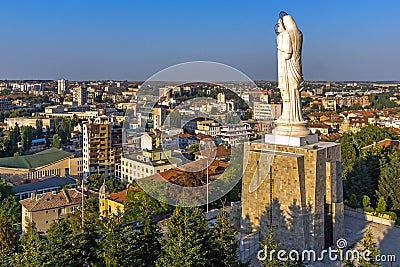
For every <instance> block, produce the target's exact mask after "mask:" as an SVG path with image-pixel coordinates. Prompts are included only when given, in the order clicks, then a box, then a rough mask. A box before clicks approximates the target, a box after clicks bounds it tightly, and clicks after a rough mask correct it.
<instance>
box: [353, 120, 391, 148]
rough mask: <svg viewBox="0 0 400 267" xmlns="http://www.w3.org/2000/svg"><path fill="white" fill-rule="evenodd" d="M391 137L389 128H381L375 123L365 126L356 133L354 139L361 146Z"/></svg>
mask: <svg viewBox="0 0 400 267" xmlns="http://www.w3.org/2000/svg"><path fill="white" fill-rule="evenodd" d="M391 137H392V136H391V135H390V133H389V130H388V129H387V128H380V127H378V126H375V125H368V126H365V127H363V128H362V129H361V130H360V131H359V132H357V133H356V134H355V135H354V139H355V140H356V141H357V144H358V145H359V147H360V148H361V147H364V146H368V145H372V144H373V143H375V142H378V141H381V140H383V139H386V138H391Z"/></svg>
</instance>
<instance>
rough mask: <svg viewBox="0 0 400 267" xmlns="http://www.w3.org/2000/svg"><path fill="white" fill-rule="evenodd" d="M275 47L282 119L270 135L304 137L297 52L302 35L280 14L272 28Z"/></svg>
mask: <svg viewBox="0 0 400 267" xmlns="http://www.w3.org/2000/svg"><path fill="white" fill-rule="evenodd" d="M275 30H276V32H277V37H276V40H277V46H278V87H279V89H280V91H281V95H282V101H283V107H282V115H281V117H280V118H279V119H278V120H277V121H276V127H275V129H274V134H278V135H289V136H304V135H308V134H309V133H310V131H309V130H308V129H307V127H306V124H307V122H306V121H305V120H304V119H303V115H302V110H301V101H300V89H301V87H302V84H303V73H302V68H301V48H302V43H303V34H302V33H301V31H300V30H299V29H298V28H297V25H296V22H295V21H294V19H293V18H292V17H291V16H289V15H287V14H286V13H284V15H283V16H281V17H280V18H279V20H278V24H277V25H276V27H275Z"/></svg>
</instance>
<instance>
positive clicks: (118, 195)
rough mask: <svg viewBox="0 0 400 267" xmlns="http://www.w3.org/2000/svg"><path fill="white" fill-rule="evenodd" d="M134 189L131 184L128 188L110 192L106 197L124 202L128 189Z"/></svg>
mask: <svg viewBox="0 0 400 267" xmlns="http://www.w3.org/2000/svg"><path fill="white" fill-rule="evenodd" d="M132 190H136V189H135V188H134V187H133V186H129V188H127V189H125V190H122V191H119V192H115V193H110V195H109V197H108V199H110V200H112V201H115V202H118V203H121V204H122V203H124V201H125V198H126V196H127V195H128V192H129V191H132Z"/></svg>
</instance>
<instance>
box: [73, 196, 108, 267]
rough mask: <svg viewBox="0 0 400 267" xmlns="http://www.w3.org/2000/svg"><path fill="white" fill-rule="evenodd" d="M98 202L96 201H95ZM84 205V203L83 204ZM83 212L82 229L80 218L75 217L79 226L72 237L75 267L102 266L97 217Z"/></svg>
mask: <svg viewBox="0 0 400 267" xmlns="http://www.w3.org/2000/svg"><path fill="white" fill-rule="evenodd" d="M97 201H98V200H97ZM85 204H86V202H85ZM92 215H93V214H91V213H88V212H85V221H84V226H83V228H82V227H81V226H82V223H81V216H76V217H75V218H76V219H78V222H79V226H80V227H78V228H76V229H75V231H74V235H73V239H72V240H73V244H74V253H73V254H74V256H75V266H102V265H101V263H102V260H101V259H100V254H99V251H100V242H99V240H100V239H101V234H100V226H99V219H98V218H99V217H98V216H97V217H94V216H92Z"/></svg>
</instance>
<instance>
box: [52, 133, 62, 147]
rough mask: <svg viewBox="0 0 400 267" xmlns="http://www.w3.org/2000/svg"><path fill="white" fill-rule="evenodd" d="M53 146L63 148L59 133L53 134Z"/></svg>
mask: <svg viewBox="0 0 400 267" xmlns="http://www.w3.org/2000/svg"><path fill="white" fill-rule="evenodd" d="M53 147H55V148H61V143H60V137H59V136H58V134H55V135H53Z"/></svg>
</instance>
